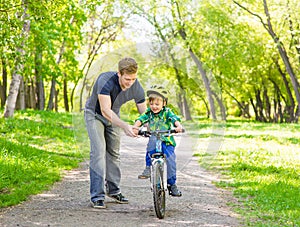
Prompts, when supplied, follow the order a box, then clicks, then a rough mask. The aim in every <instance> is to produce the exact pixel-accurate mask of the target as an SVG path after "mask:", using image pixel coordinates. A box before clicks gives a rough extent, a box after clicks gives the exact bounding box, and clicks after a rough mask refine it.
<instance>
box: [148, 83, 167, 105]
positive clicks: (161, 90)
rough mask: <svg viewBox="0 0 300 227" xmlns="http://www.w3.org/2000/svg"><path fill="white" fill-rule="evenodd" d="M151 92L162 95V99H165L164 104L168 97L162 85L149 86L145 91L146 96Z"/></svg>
mask: <svg viewBox="0 0 300 227" xmlns="http://www.w3.org/2000/svg"><path fill="white" fill-rule="evenodd" d="M151 94H156V95H158V96H160V97H162V99H163V100H164V101H166V104H167V102H168V97H167V95H168V91H167V90H165V88H164V87H162V86H157V85H153V86H151V88H150V89H149V90H148V91H147V96H148V97H149V96H150V95H151Z"/></svg>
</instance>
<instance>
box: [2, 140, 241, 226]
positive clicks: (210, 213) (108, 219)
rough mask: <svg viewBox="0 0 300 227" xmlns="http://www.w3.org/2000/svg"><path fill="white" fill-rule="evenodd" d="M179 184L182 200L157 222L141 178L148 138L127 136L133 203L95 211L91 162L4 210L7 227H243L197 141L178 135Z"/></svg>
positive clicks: (124, 159) (127, 191)
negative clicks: (201, 159) (197, 153)
mask: <svg viewBox="0 0 300 227" xmlns="http://www.w3.org/2000/svg"><path fill="white" fill-rule="evenodd" d="M178 139H179V140H180V143H179V146H178V147H177V148H176V154H177V166H178V171H177V179H178V180H177V184H178V187H179V188H180V190H181V191H182V193H183V196H182V197H180V198H173V197H169V196H168V197H167V201H166V203H167V210H166V216H165V218H164V219H162V220H160V219H157V218H156V216H155V211H154V209H153V202H152V193H151V191H150V184H149V181H148V180H139V179H137V176H138V174H139V173H140V172H141V171H142V170H143V168H144V151H145V147H146V143H147V141H146V139H145V138H130V137H126V136H124V137H122V146H121V169H122V187H121V189H122V192H123V194H124V195H126V197H127V198H128V199H129V204H116V203H114V202H113V201H111V200H110V199H106V205H107V209H101V210H98V209H94V208H92V207H91V205H90V203H89V176H88V164H87V163H88V162H85V163H82V165H81V167H80V168H78V169H75V170H72V171H69V172H67V173H66V175H65V177H64V179H63V180H62V181H61V182H59V183H56V184H55V185H54V186H53V187H52V189H50V190H49V191H46V192H43V193H41V194H39V195H35V196H32V197H31V198H30V200H28V201H26V202H24V203H22V204H20V205H18V206H14V207H10V208H6V209H3V210H0V226H2V227H15V226H21V227H25V226H26V227H34V226H47V227H52V226H67V227H69V226H70V227H77V226H78V227H79V226H80V227H82V226H113V227H114V226H115V227H126V226H128V227H135V226H145V227H147V226H149V227H150V226H195V227H196V226H197V227H199V226H207V227H212V226H214V227H221V226H222V227H223V226H241V224H240V223H239V217H238V215H237V214H235V213H234V212H233V211H232V210H231V209H230V208H229V207H228V206H227V205H226V203H227V202H229V201H231V200H232V199H233V198H232V196H231V193H230V192H228V191H224V190H222V189H219V188H216V187H215V186H214V185H213V184H212V182H213V181H218V179H217V178H216V177H215V176H214V175H212V174H210V173H209V172H207V171H205V170H204V169H202V168H200V167H199V165H198V162H197V159H196V158H195V157H193V156H192V155H191V154H192V150H193V147H194V146H195V143H196V141H195V139H192V138H191V137H189V136H188V135H182V136H181V137H177V138H176V140H178Z"/></svg>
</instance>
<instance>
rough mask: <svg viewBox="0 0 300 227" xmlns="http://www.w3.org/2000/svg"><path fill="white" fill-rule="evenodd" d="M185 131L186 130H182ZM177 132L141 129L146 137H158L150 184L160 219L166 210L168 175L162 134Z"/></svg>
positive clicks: (140, 132) (152, 161) (151, 167)
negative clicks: (165, 169) (166, 173)
mask: <svg viewBox="0 0 300 227" xmlns="http://www.w3.org/2000/svg"><path fill="white" fill-rule="evenodd" d="M182 132H184V130H183V131H182ZM174 133H177V132H176V131H175V130H174V129H172V130H156V131H151V132H149V131H142V130H139V133H138V134H139V135H141V136H144V137H150V136H155V137H156V148H155V153H153V154H152V155H151V166H150V172H151V176H150V185H151V191H152V192H153V202H154V208H155V213H156V216H157V217H158V218H159V219H163V218H164V216H165V210H166V191H167V187H166V186H167V184H166V182H165V181H166V177H165V176H164V168H165V162H166V157H165V155H164V154H163V151H162V142H163V141H162V140H161V137H162V136H169V135H171V134H174Z"/></svg>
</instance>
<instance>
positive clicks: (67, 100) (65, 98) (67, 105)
mask: <svg viewBox="0 0 300 227" xmlns="http://www.w3.org/2000/svg"><path fill="white" fill-rule="evenodd" d="M63 92H64V104H65V110H66V111H67V112H70V108H69V99H68V81H67V78H66V75H65V77H64V90H63Z"/></svg>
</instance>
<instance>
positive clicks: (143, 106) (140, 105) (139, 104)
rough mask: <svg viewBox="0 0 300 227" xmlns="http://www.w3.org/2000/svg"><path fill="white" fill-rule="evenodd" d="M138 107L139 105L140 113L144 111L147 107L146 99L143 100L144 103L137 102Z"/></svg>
mask: <svg viewBox="0 0 300 227" xmlns="http://www.w3.org/2000/svg"><path fill="white" fill-rule="evenodd" d="M136 107H137V109H138V111H139V113H140V114H142V113H144V112H145V111H146V109H147V105H146V101H145V102H142V103H137V104H136Z"/></svg>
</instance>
